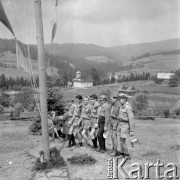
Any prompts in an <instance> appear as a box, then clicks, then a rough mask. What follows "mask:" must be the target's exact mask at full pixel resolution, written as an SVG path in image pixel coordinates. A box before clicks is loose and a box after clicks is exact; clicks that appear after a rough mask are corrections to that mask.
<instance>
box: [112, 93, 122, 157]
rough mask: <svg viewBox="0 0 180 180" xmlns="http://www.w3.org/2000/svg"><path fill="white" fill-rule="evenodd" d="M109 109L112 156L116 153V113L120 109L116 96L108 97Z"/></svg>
mask: <svg viewBox="0 0 180 180" xmlns="http://www.w3.org/2000/svg"><path fill="white" fill-rule="evenodd" d="M110 102H111V110H110V132H111V140H112V153H111V155H112V156H116V155H117V126H118V120H117V118H118V115H119V109H120V103H119V101H118V96H117V95H114V96H112V97H111V99H110Z"/></svg>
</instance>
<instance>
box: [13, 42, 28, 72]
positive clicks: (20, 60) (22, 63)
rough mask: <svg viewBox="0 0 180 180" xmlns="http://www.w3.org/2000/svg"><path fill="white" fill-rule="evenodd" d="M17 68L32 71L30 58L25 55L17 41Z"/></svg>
mask: <svg viewBox="0 0 180 180" xmlns="http://www.w3.org/2000/svg"><path fill="white" fill-rule="evenodd" d="M16 56H17V68H18V69H20V70H23V71H25V72H28V73H30V70H29V64H28V59H27V58H25V57H24V55H23V52H22V50H21V48H20V46H19V45H18V42H17V41H16Z"/></svg>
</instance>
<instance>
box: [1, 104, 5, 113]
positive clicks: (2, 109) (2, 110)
mask: <svg viewBox="0 0 180 180" xmlns="http://www.w3.org/2000/svg"><path fill="white" fill-rule="evenodd" d="M3 112H4V108H3V106H1V105H0V114H3Z"/></svg>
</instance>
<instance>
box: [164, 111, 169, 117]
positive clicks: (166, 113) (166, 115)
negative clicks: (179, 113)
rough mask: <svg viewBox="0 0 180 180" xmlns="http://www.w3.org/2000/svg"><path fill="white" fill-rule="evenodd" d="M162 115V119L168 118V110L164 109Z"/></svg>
mask: <svg viewBox="0 0 180 180" xmlns="http://www.w3.org/2000/svg"><path fill="white" fill-rule="evenodd" d="M163 115H164V118H168V117H169V109H165V110H164V111H163Z"/></svg>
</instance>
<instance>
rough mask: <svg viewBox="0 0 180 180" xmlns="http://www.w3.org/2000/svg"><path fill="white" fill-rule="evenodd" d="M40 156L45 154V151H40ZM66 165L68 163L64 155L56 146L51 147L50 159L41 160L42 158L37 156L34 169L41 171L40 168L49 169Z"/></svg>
mask: <svg viewBox="0 0 180 180" xmlns="http://www.w3.org/2000/svg"><path fill="white" fill-rule="evenodd" d="M39 154H40V156H43V155H44V152H43V151H40V153H39ZM64 166H66V163H65V161H64V159H63V157H62V156H61V155H60V153H59V150H57V149H56V148H55V147H54V148H51V149H50V159H49V161H46V160H44V161H43V162H41V159H40V158H37V159H36V161H35V165H34V167H33V170H34V171H40V170H49V169H52V168H60V167H64Z"/></svg>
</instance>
